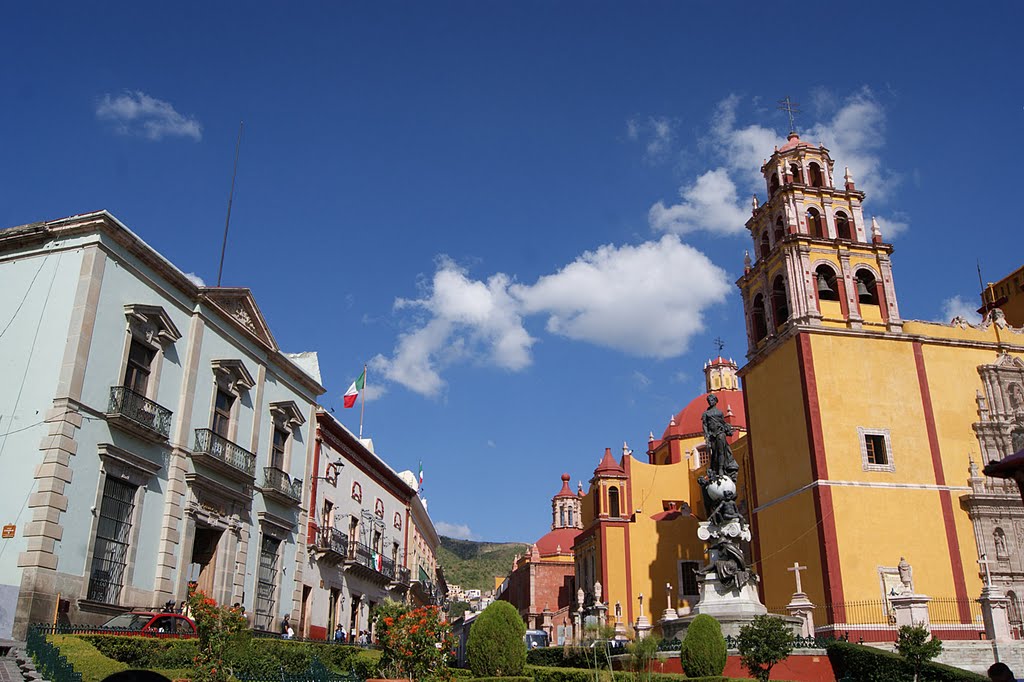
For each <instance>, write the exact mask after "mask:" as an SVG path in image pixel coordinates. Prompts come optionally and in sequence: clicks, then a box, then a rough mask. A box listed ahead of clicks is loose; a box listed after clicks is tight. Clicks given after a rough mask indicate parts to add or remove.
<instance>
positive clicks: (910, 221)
mask: <svg viewBox="0 0 1024 682" xmlns="http://www.w3.org/2000/svg"><path fill="white" fill-rule="evenodd" d="M764 10H767V11H764ZM4 15H5V16H4V21H3V22H2V25H0V37H2V39H3V44H4V46H5V48H6V49H5V59H4V60H2V63H0V85H2V88H3V93H4V98H3V99H4V106H3V108H2V109H0V122H2V124H3V125H2V131H3V133H2V137H0V155H2V159H3V162H2V163H0V225H3V226H9V225H17V224H22V223H26V222H31V221H35V220H41V219H49V218H57V217H62V216H65V215H71V214H75V213H82V212H86V211H90V210H95V209H99V208H106V209H108V210H110V211H112V212H113V213H114V214H115V215H117V216H118V217H119V218H120V219H121V220H123V221H124V222H125V223H127V224H128V225H129V226H130V227H131V228H132V229H133V230H134V231H135V232H137V233H138V234H140V235H141V236H142V237H143V238H144V239H146V240H147V241H148V242H149V243H150V244H151V245H153V246H154V247H155V248H157V249H158V250H159V251H161V252H162V253H163V254H164V255H166V256H167V257H168V258H170V259H171V260H172V261H173V262H174V263H175V264H177V265H178V266H179V267H180V268H181V269H182V270H184V271H186V272H191V273H195V274H196V275H197V276H199V277H201V278H202V279H204V280H205V281H206V282H207V283H213V282H215V281H216V268H217V260H218V255H219V247H220V237H221V231H222V229H223V224H224V212H225V208H226V199H227V192H228V185H229V182H230V174H231V163H232V155H233V152H234V144H235V137H236V135H237V131H238V122H239V120H240V119H244V120H245V125H246V130H245V137H244V140H243V143H242V150H241V160H240V167H239V172H238V181H237V188H236V195H235V201H234V208H233V213H232V225H231V238H230V245H229V251H228V255H227V262H226V266H225V275H224V283H225V284H226V285H233V286H236V285H237V286H249V287H251V288H252V289H253V291H254V292H255V295H256V297H257V300H258V301H259V303H260V305H261V307H262V309H263V312H264V314H265V315H266V316H267V318H268V320H269V322H270V325H271V327H272V329H273V330H274V333H275V336H276V337H277V340H278V342H279V343H280V344H281V346H282V347H283V348H285V349H286V350H290V351H300V350H317V351H319V352H320V358H321V367H322V369H323V372H324V381H325V383H326V384H327V386H328V387H329V393H328V394H327V395H326V396H324V398H323V402H324V403H325V404H326V405H328V406H331V405H333V406H336V407H337V408H338V413H339V416H340V417H341V418H342V419H343V420H344V421H345V422H346V423H348V424H349V425H350V426H351V427H353V428H355V427H357V426H358V410H348V411H344V412H343V411H342V410H341V398H340V396H341V394H342V393H343V392H344V391H345V388H346V387H347V386H348V384H349V383H350V382H351V381H352V379H353V378H354V377H355V375H356V374H358V372H359V371H360V369H361V367H362V365H363V363H364V362H369V363H370V365H371V370H370V376H369V382H370V384H371V388H373V389H374V390H375V391H376V392H377V393H379V394H380V395H379V396H378V397H376V399H375V400H373V401H371V402H370V403H368V405H367V409H366V430H367V433H368V434H369V435H371V436H372V437H373V438H374V440H375V443H376V445H377V449H378V451H379V452H380V453H381V454H382V455H383V456H384V457H385V458H386V459H388V461H390V462H391V463H392V464H393V465H394V466H395V467H396V468H397V469H403V468H410V469H413V470H415V468H416V465H417V462H418V461H419V460H422V461H423V466H424V470H425V475H426V487H425V491H424V496H425V497H426V498H427V499H428V500H429V504H430V510H431V515H432V516H433V517H434V519H435V521H437V522H438V525H439V527H441V528H442V529H443V530H447V531H448V532H450V533H454V534H462V535H468V536H472V537H475V538H483V539H491V540H505V539H510V540H513V539H514V540H523V541H531V540H533V539H535V538H537V537H539V536H540V535H541V534H542V533H544V532H545V531H546V529H547V524H548V523H549V522H550V506H549V499H550V497H551V495H553V494H554V493H555V492H556V491H557V490H558V488H559V483H560V482H559V480H558V477H559V475H560V474H561V473H562V472H563V471H568V472H569V473H570V474H572V476H573V481H574V483H575V481H576V480H577V479H581V480H583V481H584V482H586V480H587V479H588V478H589V476H590V473H591V472H592V470H593V468H594V467H595V466H596V464H597V462H598V460H599V458H600V455H601V453H602V452H603V449H604V448H605V447H613V448H616V449H618V448H621V446H622V442H623V441H624V440H626V441H628V442H629V443H630V445H631V446H633V447H634V448H635V449H637V451H638V452H640V451H642V450H643V449H645V441H646V437H647V433H648V431H651V430H653V431H654V432H655V434H660V433H661V431H662V430H663V429H664V427H665V424H666V423H667V421H668V418H669V416H670V414H672V413H673V412H675V411H677V410H679V409H680V408H681V407H683V406H684V405H685V404H686V403H687V402H688V401H689V400H690V399H691V398H692V397H693V396H694V395H696V394H697V393H699V392H700V391H701V386H702V374H701V367H702V364H703V362H704V360H705V359H706V358H708V357H710V356H711V355H712V354H713V352H714V346H713V343H712V339H714V338H715V337H718V336H720V337H721V338H722V339H724V340H725V341H726V349H725V354H726V355H731V356H733V357H734V358H736V359H737V360H738V361H741V362H742V356H743V355H744V353H745V341H744V337H743V322H742V309H741V305H740V300H739V296H738V293H737V290H736V288H735V286H734V285H733V282H734V281H735V279H736V278H737V277H738V275H739V274H740V272H741V269H742V261H743V252H744V250H745V249H747V248H748V247H749V244H750V241H749V237H748V236H747V235H746V234H745V233H744V231H743V229H742V221H743V220H745V218H746V216H747V215H749V202H750V194H751V193H752V192H754V191H757V192H758V194H759V196H760V197H761V199H762V200H763V198H764V188H763V186H762V185H761V184H759V183H758V182H757V181H756V177H755V175H756V172H757V167H758V166H759V165H760V160H761V159H763V158H765V157H767V156H768V155H770V153H771V150H772V146H773V145H774V144H777V143H780V142H781V140H783V139H784V134H785V132H786V128H787V127H788V126H787V124H786V120H785V118H784V115H783V114H782V113H781V112H778V111H777V110H776V109H775V103H776V100H778V99H780V98H782V97H784V96H786V95H791V96H792V97H793V99H794V100H796V101H798V102H800V103H801V105H802V109H803V112H804V113H803V114H802V115H801V116H800V118H799V121H798V125H799V127H800V129H801V130H802V131H806V133H805V139H807V138H810V139H811V141H813V142H817V141H819V140H821V141H824V142H825V143H826V145H827V146H829V147H830V148H831V149H832V152H833V157H834V158H836V160H837V166H838V168H840V169H841V168H842V167H843V166H846V165H849V166H850V167H851V170H853V171H854V174H855V179H856V181H857V184H858V186H859V187H861V188H864V189H866V190H867V191H868V192H869V195H868V200H867V204H866V207H865V215H867V216H870V215H875V216H877V217H879V219H880V220H881V222H882V225H883V231H884V232H885V235H886V237H887V238H891V239H892V240H893V242H894V243H895V245H896V253H895V254H894V258H893V263H894V273H895V277H896V286H897V295H898V296H899V301H900V307H901V312H902V313H903V316H904V317H907V318H918V319H940V318H942V317H944V316H950V315H951V314H952V313H953V312H955V311H957V310H959V309H962V308H964V307H971V306H972V305H973V303H974V301H975V300H976V296H977V289H978V286H977V273H976V271H975V261H976V259H978V258H980V259H981V261H982V266H983V268H984V270H985V273H986V276H987V278H989V279H996V278H998V277H999V276H1001V275H1003V274H1005V273H1006V272H1008V271H1010V270H1011V269H1013V268H1015V267H1017V266H1019V265H1020V249H1019V244H1020V237H1019V231H1020V228H1019V225H1018V223H1019V219H1017V218H1016V217H1015V216H1016V211H1015V209H1014V206H1013V205H1012V204H1010V203H1009V201H1008V200H1009V199H1011V198H1012V197H1013V196H1017V195H1019V192H1020V179H1019V177H1020V173H1019V169H1018V165H1019V155H1020V152H1021V150H1022V149H1024V145H1022V133H1021V130H1022V125H1021V124H1022V117H1024V101H1022V96H1021V89H1020V73H1021V67H1022V66H1024V64H1022V61H1024V58H1022V57H1021V53H1020V51H1019V26H1020V25H1021V22H1022V20H1024V10H1022V8H1021V5H1020V4H1019V3H1012V2H995V3H983V4H977V3H975V4H973V5H963V4H950V5H949V6H945V5H942V4H935V3H930V4H927V5H926V4H923V3H920V4H918V3H892V2H887V3H877V4H876V3H852V4H851V3H845V4H835V3H820V4H819V5H817V6H814V7H811V6H810V5H808V4H807V3H781V2H776V3H771V4H768V5H766V4H760V5H757V4H752V3H739V2H722V3H710V2H642V3H625V2H620V3H611V2H516V3H498V2H433V3H413V2H405V3H393V2H377V3H324V4H320V5H314V4H306V3H287V4H285V3H272V4H271V3H245V4H237V3H236V4H229V3H169V4H168V3H164V4H162V5H159V6H157V5H153V4H147V3H123V4H118V3H101V4H82V3H74V4H72V3H67V4H60V3H50V4H46V5H43V4H41V3H22V4H19V5H9V6H7V7H5V11H4ZM957 297H959V298H957Z"/></svg>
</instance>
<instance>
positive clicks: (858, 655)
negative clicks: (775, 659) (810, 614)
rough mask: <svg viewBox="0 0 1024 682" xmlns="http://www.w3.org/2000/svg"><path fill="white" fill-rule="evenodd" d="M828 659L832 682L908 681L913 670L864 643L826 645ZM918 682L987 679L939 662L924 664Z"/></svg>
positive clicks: (962, 681) (898, 657) (885, 652)
mask: <svg viewBox="0 0 1024 682" xmlns="http://www.w3.org/2000/svg"><path fill="white" fill-rule="evenodd" d="M825 650H826V651H827V652H828V658H829V660H830V661H831V662H832V670H833V671H835V674H836V679H843V678H844V677H847V676H849V677H850V678H852V679H855V680H857V681H858V682H904V681H906V682H911V681H912V680H913V679H914V668H913V666H911V665H910V663H908V662H907V661H905V660H904V659H903V658H901V657H900V656H898V655H896V654H892V653H889V652H888V651H882V650H881V649H876V648H875V647H873V646H867V645H864V644H850V643H849V642H838V641H837V642H830V643H829V644H827V645H826V647H825ZM919 679H920V680H921V682H987V680H988V678H987V677H985V676H983V675H978V674H976V673H972V672H970V671H967V670H961V669H960V668H954V667H953V666H949V665H943V664H941V663H926V664H925V665H924V668H922V670H921V676H920V678H919Z"/></svg>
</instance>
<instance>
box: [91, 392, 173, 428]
mask: <svg viewBox="0 0 1024 682" xmlns="http://www.w3.org/2000/svg"><path fill="white" fill-rule="evenodd" d="M107 414H109V415H116V416H118V417H124V418H125V419H128V420H129V421H131V422H132V423H134V424H136V425H138V426H141V427H143V428H145V429H148V430H150V431H152V432H154V433H156V434H158V435H159V436H160V437H161V438H164V439H166V438H167V437H168V436H169V435H170V433H171V411H170V410H168V409H167V408H166V407H163V406H162V405H158V404H157V403H155V402H153V401H152V400H150V399H149V398H147V397H146V396H144V395H142V394H141V393H136V392H135V391H133V390H132V389H130V388H128V387H127V386H111V387H110V403H109V405H108V406H107Z"/></svg>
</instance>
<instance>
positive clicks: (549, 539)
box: [536, 528, 581, 557]
mask: <svg viewBox="0 0 1024 682" xmlns="http://www.w3.org/2000/svg"><path fill="white" fill-rule="evenodd" d="M580 532H581V531H580V529H579V528H557V529H555V530H553V531H551V532H550V533H548V534H546V535H545V536H544V537H542V538H541V539H540V540H537V543H536V544H537V552H538V553H539V554H540V555H541V556H542V557H545V556H554V555H556V554H558V553H559V552H558V548H559V547H561V548H562V552H561V553H562V554H571V553H572V545H573V543H574V542H576V536H577V535H579V534H580Z"/></svg>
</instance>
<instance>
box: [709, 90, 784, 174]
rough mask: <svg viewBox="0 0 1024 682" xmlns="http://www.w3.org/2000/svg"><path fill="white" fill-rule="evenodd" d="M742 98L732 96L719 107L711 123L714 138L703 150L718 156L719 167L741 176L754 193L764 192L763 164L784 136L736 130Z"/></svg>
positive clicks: (758, 130) (760, 130) (760, 128)
mask: <svg viewBox="0 0 1024 682" xmlns="http://www.w3.org/2000/svg"><path fill="white" fill-rule="evenodd" d="M739 103H740V97H739V96H738V95H729V96H728V97H726V98H725V99H724V100H722V101H721V102H719V103H718V106H717V107H715V113H714V115H713V117H712V122H711V134H710V136H709V137H708V138H707V139H705V140H703V143H704V144H703V146H704V147H705V148H707V150H709V151H710V152H711V153H713V154H714V155H715V158H716V160H717V161H718V163H724V164H725V165H726V166H727V167H728V168H729V169H730V170H732V171H736V172H739V173H740V174H741V175H742V176H743V177H744V179H745V180H746V182H745V183H744V184H745V185H747V186H749V187H750V188H751V189H758V188H763V186H764V177H763V176H762V175H761V170H760V169H761V164H762V163H763V162H764V160H765V159H766V158H767V157H768V156H770V155H771V153H772V150H773V149H774V148H775V146H776V145H777V144H778V143H779V140H780V139H782V136H781V135H779V134H778V133H776V132H775V131H774V130H772V129H771V128H765V127H764V126H761V125H757V124H752V125H749V126H746V127H745V128H736V109H737V107H738V106H739Z"/></svg>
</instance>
